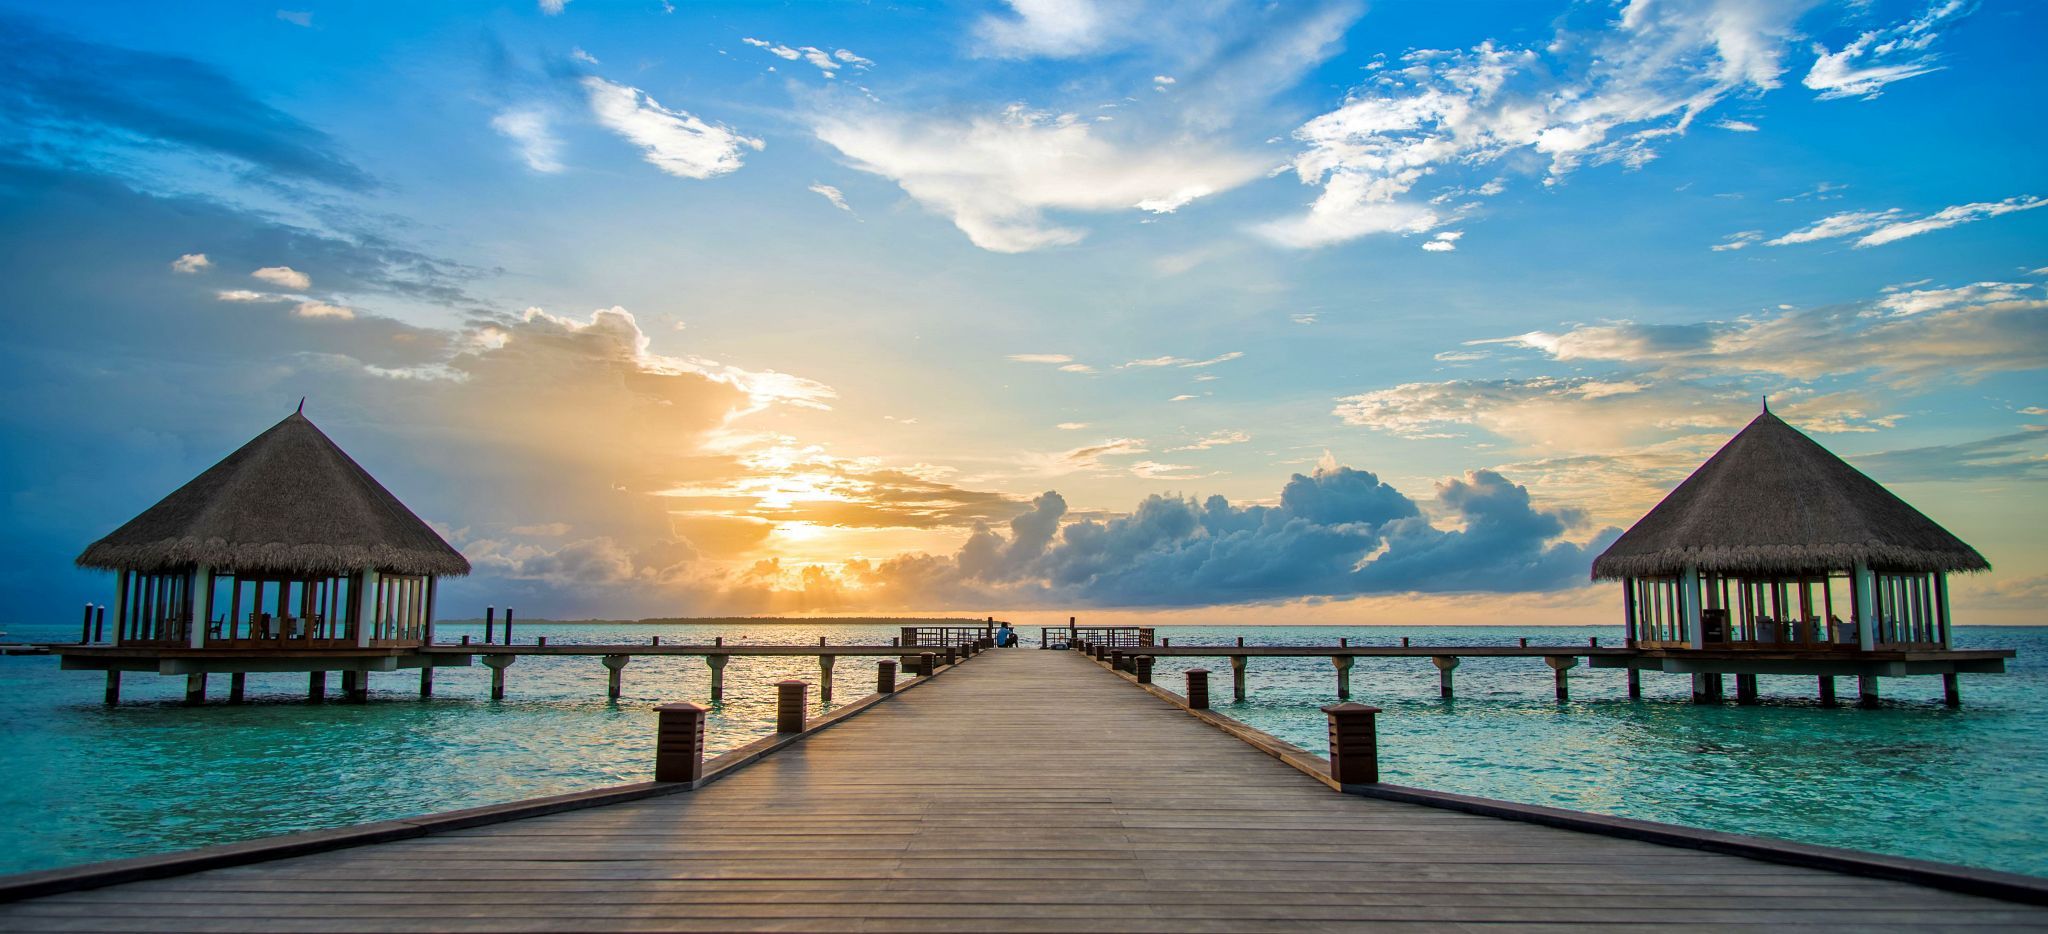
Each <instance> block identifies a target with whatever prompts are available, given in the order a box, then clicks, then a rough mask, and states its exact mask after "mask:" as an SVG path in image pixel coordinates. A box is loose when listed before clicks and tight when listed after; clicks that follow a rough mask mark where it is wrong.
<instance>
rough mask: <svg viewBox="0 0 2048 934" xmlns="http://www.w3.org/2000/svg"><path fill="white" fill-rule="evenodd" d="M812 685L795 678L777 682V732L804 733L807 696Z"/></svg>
mask: <svg viewBox="0 0 2048 934" xmlns="http://www.w3.org/2000/svg"><path fill="white" fill-rule="evenodd" d="M810 687H811V686H810V685H808V684H805V683H804V682H802V681H798V680H796V679H795V678H791V679H789V680H787V681H777V682H775V732H777V733H801V732H803V731H804V707H805V706H806V704H807V702H808V701H807V698H806V697H805V695H807V694H808V693H810Z"/></svg>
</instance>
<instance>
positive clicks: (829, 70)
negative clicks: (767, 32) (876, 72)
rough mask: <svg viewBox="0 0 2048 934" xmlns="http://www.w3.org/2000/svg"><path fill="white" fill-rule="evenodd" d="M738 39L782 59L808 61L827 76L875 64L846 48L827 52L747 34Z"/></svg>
mask: <svg viewBox="0 0 2048 934" xmlns="http://www.w3.org/2000/svg"><path fill="white" fill-rule="evenodd" d="M740 41H741V42H744V43H746V44H748V45H751V46H753V47H755V48H757V49H760V50H762V51H764V52H767V53H768V54H770V55H773V56H775V57H776V58H780V59H783V60H784V61H791V62H794V61H797V60H799V59H801V60H803V61H805V62H807V63H809V64H810V65H811V66H812V67H815V68H817V69H818V71H819V72H820V73H822V74H823V75H824V76H825V77H827V78H835V77H838V75H839V71H840V69H843V68H849V67H851V68H853V69H855V70H857V71H866V70H867V69H869V68H872V67H874V64H875V63H874V62H872V61H869V60H868V59H866V58H863V57H861V56H859V55H855V54H854V53H853V52H851V51H848V50H846V49H835V50H833V51H829V52H828V51H826V50H824V49H821V48H818V47H817V46H811V45H803V46H796V47H793V48H792V47H790V46H786V45H783V44H781V43H777V42H770V41H768V40H766V39H757V38H754V37H753V36H748V37H746V38H744V39H741V40H740Z"/></svg>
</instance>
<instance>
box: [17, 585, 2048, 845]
mask: <svg viewBox="0 0 2048 934" xmlns="http://www.w3.org/2000/svg"><path fill="white" fill-rule="evenodd" d="M9 628H10V629H11V630H13V632H14V635H15V637H26V638H38V637H40V638H46V639H58V638H63V637H65V635H66V633H64V632H62V631H61V630H62V628H63V627H52V628H51V631H48V632H38V631H35V630H34V627H21V626H10V627H9ZM1026 631H1027V632H1035V630H1029V629H1027V630H1026ZM465 632H467V633H469V634H471V635H473V636H476V637H477V638H481V631H480V629H479V628H476V627H462V626H446V627H443V634H444V638H446V639H449V640H453V639H455V638H458V637H460V636H461V635H463V634H464V633H465ZM894 634H895V629H894V628H893V627H875V628H872V629H856V628H849V627H832V628H829V629H827V628H819V627H811V626H806V625H802V624H789V625H769V624H762V625H750V626H746V627H739V628H726V629H718V630H713V629H710V628H706V627H691V626H662V627H637V626H635V627H624V626H608V625H602V624H596V625H555V624H541V623H521V624H520V627H519V637H520V641H521V642H527V641H529V640H531V639H532V638H533V637H536V636H542V635H545V636H547V637H548V641H549V643H550V644H567V643H574V642H585V643H603V642H619V641H635V642H644V641H646V639H647V638H648V637H649V636H653V635H660V636H661V637H662V641H663V642H664V643H670V642H685V641H687V642H696V641H703V642H709V641H710V639H711V637H712V636H713V635H723V636H725V637H726V639H727V641H728V642H729V643H740V642H754V643H764V642H772V643H783V644H788V643H797V644H808V643H813V642H816V641H817V638H818V636H820V635H825V636H828V637H829V638H830V639H831V641H833V642H837V643H847V642H868V643H873V642H881V641H886V640H887V639H888V637H889V636H891V635H894ZM1159 634H1160V635H1162V636H1169V637H1171V638H1172V639H1173V641H1174V643H1175V644H1176V645H1197V644H1218V645H1221V644H1228V643H1230V642H1232V641H1233V640H1234V637H1235V636H1237V635H1239V634H1244V635H1247V636H1249V639H1248V640H1247V641H1250V642H1252V643H1254V644H1331V643H1334V642H1335V641H1336V639H1337V637H1338V636H1349V637H1350V638H1351V639H1352V641H1353V644H1378V645H1388V644H1396V643H1398V642H1399V640H1400V637H1401V636H1404V635H1405V636H1409V637H1410V638H1411V639H1413V640H1414V642H1415V643H1416V644H1418V645H1422V644H1431V645H1443V644H1492V645H1501V644H1512V643H1513V640H1514V638H1515V637H1516V636H1520V635H1531V634H1532V633H1531V632H1529V631H1524V630H1509V629H1470V628H1457V629H1431V628H1424V627H1410V628H1391V627H1385V628H1371V629H1365V628H1360V629H1338V630H1333V629H1320V628H1305V627H1274V628H1265V629H1257V630H1247V629H1235V628H1233V629H1220V628H1218V629H1207V628H1201V627H1174V628H1166V627H1162V628H1161V629H1160V630H1159ZM1533 635H1534V636H1535V638H1534V639H1533V640H1532V641H1534V642H1537V643H1551V644H1577V645H1583V644H1585V641H1586V639H1587V637H1589V636H1594V635H1598V636H1601V637H1603V639H1604V640H1608V641H1609V642H1610V644H1611V640H1612V639H1614V638H1615V633H1614V632H1613V630H1612V629H1611V628H1588V629H1583V630H1581V629H1571V630H1542V631H1536V632H1535V633H1533ZM1958 641H1959V642H1960V643H1964V644H1967V645H1993V644H1995V645H2002V646H2009V647H2014V648H2018V649H2020V651H2021V656H2020V658H2019V659H2018V660H2017V663H2016V664H2014V665H2013V666H2012V667H2013V670H2012V671H2011V673H2009V674H2006V675H2003V676H1989V675H1986V676H1966V677H1965V678H1964V681H1963V684H1964V700H1965V703H1966V704H1967V706H1966V707H1965V708H1964V709H1963V710H1960V711H1951V710H1947V709H1945V708H1943V707H1942V706H1941V704H1940V700H1941V698H1940V690H1941V689H1940V681H1939V679H1935V678H1920V679H1887V680H1886V681H1885V685H1884V689H1885V694H1886V697H1887V698H1888V700H1889V701H1890V702H1889V703H1888V704H1887V706H1886V707H1885V708H1884V709H1882V710H1876V711H1862V710H1854V709H1851V708H1841V709H1832V710H1830V709H1823V708H1821V707H1819V706H1818V705H1817V704H1816V703H1815V702H1814V701H1813V699H1812V696H1813V682H1812V680H1811V679H1808V678H1791V677H1782V678H1781V677H1771V676H1765V677H1763V678H1761V679H1760V683H1761V687H1762V690H1763V693H1764V695H1765V703H1764V704H1763V705H1760V706H1757V707H1737V706H1734V705H1725V706H1713V707H1694V706H1691V705H1689V704H1685V703H1683V701H1684V699H1685V697H1686V691H1687V687H1688V682H1687V680H1686V679H1684V678H1682V677H1678V676H1660V675H1645V676H1644V682H1643V686H1644V691H1645V695H1646V700H1645V701H1644V702H1641V703H1632V702H1630V701H1628V700H1627V698H1626V693H1625V689H1624V681H1623V675H1622V673H1621V672H1619V671H1603V670H1589V669H1585V668H1579V669H1575V670H1573V672H1572V702H1571V703H1569V704H1562V705H1560V704H1557V703H1555V702H1554V701H1553V700H1552V699H1551V675H1550V670H1549V669H1548V668H1546V667H1544V666H1543V664H1542V663H1541V662H1540V661H1536V660H1533V659H1481V658H1467V659H1464V661H1463V662H1462V663H1461V664H1460V665H1459V667H1458V669H1457V673H1456V678H1457V693H1458V697H1457V699H1456V700H1455V701H1448V702H1447V701H1442V700H1440V699H1439V698H1438V697H1437V678H1436V669H1435V668H1433V667H1432V666H1431V665H1430V664H1429V661H1428V660H1427V659H1420V658H1417V659H1367V658H1361V659H1359V660H1358V661H1357V663H1356V666H1355V667H1354V669H1353V671H1352V685H1353V696H1354V699H1357V700H1362V701H1367V702H1370V703H1373V704H1375V705H1377V706H1380V707H1382V708H1384V709H1385V710H1386V713H1384V714H1382V715H1381V719H1380V735H1381V749H1382V753H1381V757H1382V771H1383V773H1384V774H1385V776H1386V778H1387V780H1388V781H1393V782H1400V783H1403V784H1409V785H1418V786H1422V787H1427V788H1438V789H1443V790H1447V791H1457V792H1463V793H1468V794H1478V795H1485V796H1489V797H1498V798H1506V799H1509V800H1515V801H1525V802H1531V803H1537V804H1549V805H1555V806H1560V807H1569V808H1577V809H1581V810H1588V811H1597V812H1601V813H1609V814H1619V815H1623V816H1628V817H1639V818H1645V819H1649V820H1661V821H1671V822H1675V823H1683V824H1691V825H1694V826H1700V827H1709V828H1714V829H1722V830H1733V831H1740V832H1747V833H1757V834H1764V835H1768V836H1778V837H1785V838H1790V839H1795V840H1802V841H1807V842H1813V843H1823V844H1830V845H1836V846H1849V847H1856V848H1861V849H1870V850H1878V851H1882V852H1889V853H1898V854H1902V855H1909V856H1920V857H1924V858H1930V859H1939V860H1947V861H1954V862H1963V863H1970V864H1974V865H1982V866H1990V867H1994V868H1999V869H2006V870H2013V871H2020V872H2031V873H2036V874H2042V875H2048V832H2044V830H2043V828H2044V827H2048V803H2044V802H2048V629H1974V630H1959V631H1958ZM1197 665H1200V666H1203V667H1208V668H1210V669H1212V670H1213V671H1215V672H1217V674H1216V675H1212V693H1213V694H1215V696H1216V697H1217V699H1218V701H1219V703H1218V707H1219V709H1221V710H1223V711H1224V712H1227V713H1229V714H1230V715H1232V716H1235V717H1238V718H1240V719H1243V720H1245V721H1247V722H1249V723H1252V724H1253V725H1255V726H1258V727H1259V728H1261V729H1264V730H1268V731H1270V732H1272V733H1274V734H1276V735H1279V736H1281V737H1282V738H1284V739H1287V740H1288V741H1290V742H1293V743H1297V744H1299V745H1301V746H1304V747H1307V748H1309V749H1312V750H1314V751H1316V752H1322V751H1323V749H1324V747H1323V744H1324V742H1325V738H1326V737H1325V732H1324V730H1325V727H1324V721H1323V717H1322V715H1321V714H1320V713H1319V712H1318V711H1317V710H1316V706H1317V705H1319V704H1323V703H1328V702H1329V701H1330V700H1331V699H1332V697H1331V692H1332V691H1334V685H1335V673H1334V670H1333V669H1332V667H1331V665H1330V663H1329V661H1328V660H1327V659H1291V660H1288V659H1254V660H1253V661H1252V662H1251V665H1250V669H1249V676H1248V677H1249V683H1250V690H1251V693H1250V697H1249V698H1248V699H1247V700H1246V701H1245V702H1243V703H1229V702H1228V699H1229V693H1230V681H1229V666H1228V665H1227V664H1226V663H1223V662H1222V660H1221V659H1207V660H1198V659H1179V658H1171V659H1161V660H1160V661H1159V663H1158V668H1157V673H1158V674H1157V677H1158V680H1159V681H1160V682H1161V683H1162V684H1164V685H1167V686H1169V687H1177V686H1178V685H1179V684H1180V682H1181V675H1180V672H1181V671H1182V670H1184V669H1186V668H1190V667H1195V666H1197ZM874 670H875V669H874V660H873V659H867V658H854V657H845V658H841V659H840V660H839V662H838V665H837V667H836V669H835V672H834V675H835V677H834V692H835V699H836V700H837V701H839V702H840V703H845V702H848V701H852V700H856V699H858V698H860V697H861V696H863V695H865V694H867V693H868V692H869V691H871V690H873V686H874ZM789 677H796V678H802V679H804V680H807V681H811V682H813V683H815V682H816V681H817V677H818V669H817V665H816V662H815V660H814V659H811V658H787V659H784V658H744V657H736V658H734V659H733V660H732V661H731V663H730V664H729V666H728V667H727V669H726V697H727V700H726V702H725V703H724V704H721V705H718V706H717V707H716V708H714V711H713V714H712V718H711V721H710V724H709V740H710V744H711V748H712V750H713V751H714V752H717V751H723V750H726V749H730V748H733V747H735V746H738V745H740V744H743V743H745V742H747V741H749V740H751V739H753V738H755V737H758V736H761V735H764V734H766V733H768V732H770V731H771V730H773V728H774V691H773V688H772V686H771V685H772V683H773V682H774V681H777V680H781V679H783V678H789ZM506 678H507V699H506V700H505V701H503V702H501V703H494V702H492V701H490V700H488V699H487V695H488V691H489V683H490V682H489V670H488V669H486V668H484V667H482V666H481V665H479V666H476V667H474V668H469V669H443V670H441V671H440V672H439V673H438V674H437V675H436V679H435V695H436V696H435V699H434V700H433V701H431V702H427V703H422V702H420V701H419V700H418V698H417V695H416V691H417V687H418V677H417V674H416V673H413V672H396V673H391V674H379V675H375V676H373V678H372V681H371V688H372V696H371V702H370V703H368V704H363V705H349V704H342V703H335V702H330V703H328V704H325V705H320V706H314V705H309V704H307V703H305V702H304V696H305V688H306V677H305V675H303V674H290V675H285V674H279V675H250V676H249V682H248V690H249V696H250V698H251V701H252V702H251V703H249V704H247V705H244V706H239V707H229V706H226V705H224V704H218V703H216V704H211V705H209V706H207V707H204V708H199V709H191V708H185V707H182V706H179V705H178V701H180V700H181V699H182V697H183V685H184V680H183V679H182V678H158V677H154V676H147V675H130V676H128V678H127V679H126V681H125V683H124V685H123V689H124V697H125V698H126V699H125V700H124V703H123V704H122V706H120V707H119V708H115V709H111V710H109V709H106V708H104V707H102V706H100V704H99V703H98V701H99V694H100V689H101V686H102V682H101V679H100V677H99V676H98V675H97V674H96V673H88V672H60V671H58V670H57V664H56V660H55V659H53V658H33V657H30V658H0V736H4V739H5V742H6V743H7V746H8V754H7V755H6V756H4V757H0V808H5V809H6V810H7V813H12V814H17V815H21V814H37V815H39V818H38V820H35V821H24V820H15V821H10V822H8V823H7V824H6V825H5V826H4V827H0V871H21V870H26V869H35V868H43V867H47V866H54V865H62V864H67V863H75V862H81V861H85V860H91V859H105V858H112V857H118V856H129V855H136V854H141V853H155V852H163V851H166V850H173V849H179V848H183V847H187V846H196V845H200V844H205V843H216V842H223V841H228V840H239V839H246V838H249V837H255V836H263V835H267V834H274V833H283V832H289V831H294V830H304V829H310V828H317V827H332V826H337V825H342V824H349V823H356V822H360V821H369V820H379V819H384V818H390V817H398V816H403V815H409V814H420V813H428V812H433V811H441V810H448V809H451V808H460V807H472V806H476V805H482V804H491V803H497V802H502V801H510V800H516V799H520V798H528V797H533V796H537V795H546V794H556V793H560V792H564V791H573V790H578V789H584V788H593V787H599V786H603V785H609V784H616V783H620V782H627V781H639V780H643V779H645V778H647V777H648V776H649V772H650V770H651V768H652V762H653V748H652V747H653V738H654V737H653V723H654V715H653V713H652V708H653V707H655V706H656V705H659V704H663V703H668V702H670V701H676V700H695V701H698V702H700V703H701V702H703V701H704V699H705V698H706V696H707V695H708V694H709V681H710V676H709V670H708V668H707V667H706V666H705V664H704V662H703V661H702V660H701V659H695V658H676V657H669V658H648V657H642V658H636V659H635V660H634V661H633V662H632V663H631V664H630V665H628V666H627V667H626V670H625V684H624V687H625V695H624V697H623V698H622V699H621V700H620V701H619V703H617V704H611V703H608V702H607V701H606V700H605V669H604V667H603V666H602V665H601V664H600V663H599V662H598V660H597V659H596V658H540V657H533V656H528V657H523V658H521V659H520V660H519V661H518V662H516V663H515V664H513V665H512V666H511V667H510V668H509V669H507V671H506ZM225 680H226V679H225V677H223V676H216V677H215V678H214V683H213V684H212V685H211V686H210V687H211V694H212V696H213V697H214V698H215V699H218V698H220V697H221V696H223V695H224V694H225V691H226V684H225V683H224V682H225ZM812 697H813V701H814V702H815V701H816V699H817V696H816V692H815V690H814V691H813V695H812ZM820 709H822V708H820ZM1930 828H1939V831H1933V830H1930Z"/></svg>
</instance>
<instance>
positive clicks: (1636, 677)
mask: <svg viewBox="0 0 2048 934" xmlns="http://www.w3.org/2000/svg"><path fill="white" fill-rule="evenodd" d="M1628 699H1629V700H1642V699H1643V672H1642V669H1639V668H1630V669H1629V670H1628Z"/></svg>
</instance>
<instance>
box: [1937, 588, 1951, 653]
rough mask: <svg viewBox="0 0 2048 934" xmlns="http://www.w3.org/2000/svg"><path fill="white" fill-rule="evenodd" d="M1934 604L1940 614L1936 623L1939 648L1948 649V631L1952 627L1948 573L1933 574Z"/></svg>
mask: <svg viewBox="0 0 2048 934" xmlns="http://www.w3.org/2000/svg"><path fill="white" fill-rule="evenodd" d="M1934 602H1935V609H1936V610H1938V611H1939V612H1940V613H1941V616H1940V617H1938V621H1939V622H1940V624H1941V647H1942V648H1944V649H1945V648H1948V631H1949V629H1950V628H1951V626H1952V625H1953V623H1952V622H1951V621H1950V619H1949V615H1948V572H1946V571H1936V572H1934Z"/></svg>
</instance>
